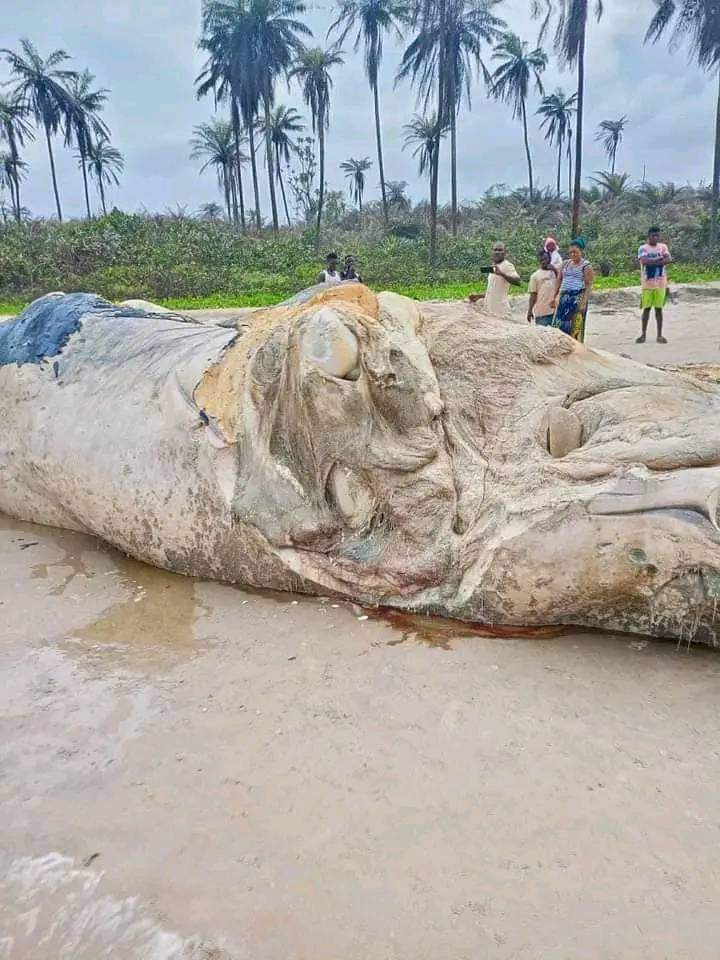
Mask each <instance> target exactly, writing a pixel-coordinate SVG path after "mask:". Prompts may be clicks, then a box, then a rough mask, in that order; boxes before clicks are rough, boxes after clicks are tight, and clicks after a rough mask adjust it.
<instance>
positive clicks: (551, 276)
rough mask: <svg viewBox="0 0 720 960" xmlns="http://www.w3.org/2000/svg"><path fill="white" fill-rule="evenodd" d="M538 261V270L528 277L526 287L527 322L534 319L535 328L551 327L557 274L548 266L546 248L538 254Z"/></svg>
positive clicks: (548, 256)
mask: <svg viewBox="0 0 720 960" xmlns="http://www.w3.org/2000/svg"><path fill="white" fill-rule="evenodd" d="M538 260H539V261H540V269H539V270H536V271H535V273H534V274H533V275H532V276H531V277H530V284H529V286H528V292H529V293H530V303H529V304H528V313H527V322H528V323H532V322H533V318H534V319H535V323H536V324H537V326H539V327H551V326H552V325H553V320H554V318H555V308H554V307H553V301H554V299H555V288H556V286H557V278H558V274H557V273H556V272H555V270H553V268H552V266H551V264H550V253H549V252H548V250H547V247H545V248H544V249H542V250H541V251H540V252H539V253H538Z"/></svg>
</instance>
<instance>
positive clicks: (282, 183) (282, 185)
mask: <svg viewBox="0 0 720 960" xmlns="http://www.w3.org/2000/svg"><path fill="white" fill-rule="evenodd" d="M275 166H276V168H277V179H278V183H279V184H280V194H281V195H282V202H283V207H284V209H285V219H286V220H287V225H288V226H289V227H291V226H292V221H291V220H290V211H289V210H288V203H287V195H286V194H285V181H284V180H283V175H282V166H281V164H280V148H279V147H277V146H276V148H275Z"/></svg>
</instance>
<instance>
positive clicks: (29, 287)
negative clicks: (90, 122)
mask: <svg viewBox="0 0 720 960" xmlns="http://www.w3.org/2000/svg"><path fill="white" fill-rule="evenodd" d="M677 197H678V194H677V193H675V194H673V199H672V202H671V203H670V204H669V205H666V206H665V207H663V208H662V209H657V206H656V205H655V206H651V207H648V203H647V202H645V203H644V206H643V202H644V201H642V198H641V197H640V196H639V194H636V193H633V194H631V195H629V196H628V197H627V198H625V199H622V200H620V199H605V200H602V199H601V200H594V201H593V202H588V203H586V205H585V210H584V233H585V234H586V236H587V237H588V238H589V240H590V244H589V247H588V255H589V257H590V259H591V260H592V261H593V262H594V263H595V264H598V265H599V264H602V266H603V273H608V274H609V277H610V280H612V281H613V282H614V281H616V280H617V281H618V282H620V281H621V278H623V277H625V278H627V277H628V275H631V274H633V275H634V274H635V273H636V269H637V267H636V264H635V255H636V253H637V247H638V243H639V241H640V240H642V238H643V233H644V229H645V225H646V224H649V223H650V222H651V221H654V220H660V222H661V224H664V225H665V227H666V233H667V239H668V242H669V243H670V246H671V248H672V250H673V254H674V256H675V261H676V265H677V266H676V267H675V268H674V271H673V276H674V277H679V275H680V271H681V268H682V266H683V265H690V264H693V265H696V267H697V265H700V267H701V268H706V272H707V271H710V272H712V270H713V269H715V268H716V267H717V258H713V257H711V256H710V254H709V251H708V245H707V233H708V225H709V218H708V213H707V204H706V202H705V201H704V200H703V199H702V198H700V197H699V196H698V195H696V194H693V193H692V192H690V193H686V194H683V195H682V196H681V199H680V200H678V199H677ZM657 202H658V201H657V200H655V201H653V203H655V204H656V203H657ZM568 212H569V211H568V209H567V204H566V203H565V202H563V201H556V200H554V199H553V198H548V197H547V196H543V197H540V198H538V199H536V201H534V202H533V204H530V203H529V202H528V201H527V199H526V198H523V197H522V196H520V195H518V194H509V195H504V196H492V197H488V198H485V199H484V200H483V201H481V202H479V203H477V204H473V205H471V206H466V207H463V208H462V209H461V211H460V214H461V216H460V230H459V233H458V235H457V236H452V234H451V231H450V213H449V210H448V209H447V208H443V209H442V210H441V211H440V212H439V230H438V247H437V257H436V261H435V263H434V264H433V265H432V266H431V265H429V262H428V228H427V227H428V225H427V214H428V208H427V204H425V203H422V204H418V205H417V206H415V207H414V208H412V209H410V210H407V211H403V212H402V213H401V214H398V215H397V216H398V219H397V221H396V222H394V223H392V224H391V225H390V227H389V228H387V227H386V226H385V223H384V220H383V218H382V214H381V211H380V209H379V206H378V205H377V204H370V205H368V206H367V207H366V208H364V210H363V214H362V218H360V216H359V214H358V212H357V211H355V210H353V211H350V212H348V213H346V214H343V213H342V210H341V208H340V206H339V205H338V208H337V210H335V211H334V219H335V222H334V223H333V224H331V225H328V224H326V226H325V230H324V233H323V244H322V250H321V252H320V254H319V255H318V254H317V253H316V252H315V248H314V238H313V233H312V231H311V230H305V229H304V228H297V229H293V230H286V231H283V232H282V233H281V234H280V235H279V236H277V237H275V236H273V235H272V234H270V233H269V232H265V233H263V234H261V235H259V236H253V235H245V234H243V233H242V232H241V231H240V230H239V229H237V228H236V227H233V226H232V225H230V224H228V223H225V222H223V221H211V220H202V219H194V218H191V217H187V216H182V215H177V216H158V215H141V214H126V213H122V212H120V211H113V212H112V213H111V214H110V215H108V216H106V217H102V218H100V219H98V220H94V221H91V222H86V221H71V222H67V223H62V224H61V223H57V222H55V221H31V222H29V223H22V224H15V223H7V224H1V225H0V300H2V301H4V302H6V303H8V302H18V301H23V302H27V301H29V300H32V299H34V298H35V297H38V296H41V295H42V294H44V293H47V292H48V291H50V290H66V291H68V292H71V291H76V290H87V291H91V292H95V293H99V294H101V295H103V296H105V297H108V298H109V299H111V300H122V299H127V298H130V297H142V298H146V299H150V300H173V301H175V302H176V303H180V302H182V301H191V300H193V299H202V300H205V301H207V302H213V303H219V302H234V303H248V304H251V303H269V302H275V301H277V300H280V299H283V298H284V297H286V296H288V295H290V294H292V293H294V292H296V291H297V290H299V289H302V288H303V287H306V286H308V285H310V284H312V283H314V282H315V278H316V276H317V274H318V272H319V271H320V269H321V268H322V265H323V257H324V254H325V252H326V251H327V250H330V249H335V250H337V251H338V253H340V254H342V253H346V252H347V253H353V254H354V255H355V257H356V260H357V264H358V267H359V269H360V271H361V272H362V273H363V274H364V275H365V277H366V278H367V279H368V281H369V282H370V283H371V284H372V285H373V286H375V287H378V288H382V287H385V288H390V289H401V290H405V291H408V292H409V291H417V292H418V295H419V292H420V291H424V292H425V294H426V295H432V292H433V290H434V289H435V288H442V289H443V290H448V291H458V292H459V291H460V290H465V289H466V288H467V286H468V285H469V284H472V285H476V286H477V285H478V284H480V283H481V280H482V278H481V275H480V272H479V268H480V267H481V266H482V265H483V264H487V263H488V262H489V260H490V250H491V247H492V244H493V242H494V241H495V240H498V239H499V240H504V241H505V242H506V243H508V246H509V251H510V258H511V259H512V261H513V262H514V263H515V265H516V266H517V267H518V269H519V270H520V272H521V273H522V274H523V276H525V277H527V276H528V275H529V274H530V272H531V271H532V270H534V269H535V265H536V254H537V249H538V246H539V244H540V243H541V241H542V240H543V238H544V237H545V236H546V235H547V234H548V233H552V234H554V235H555V236H556V237H557V238H558V240H559V241H560V242H561V244H565V243H567V240H568V239H569V228H568ZM694 269H695V268H694ZM625 282H626V281H625ZM438 295H439V294H438Z"/></svg>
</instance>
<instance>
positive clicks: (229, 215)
mask: <svg viewBox="0 0 720 960" xmlns="http://www.w3.org/2000/svg"><path fill="white" fill-rule="evenodd" d="M222 178H223V193H224V194H225V208H226V210H227V218H228V223H232V222H233V215H232V207H231V205H230V183H229V180H228V168H227V167H226V166H224V167H223V168H222Z"/></svg>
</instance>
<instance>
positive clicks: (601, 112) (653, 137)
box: [0, 0, 716, 215]
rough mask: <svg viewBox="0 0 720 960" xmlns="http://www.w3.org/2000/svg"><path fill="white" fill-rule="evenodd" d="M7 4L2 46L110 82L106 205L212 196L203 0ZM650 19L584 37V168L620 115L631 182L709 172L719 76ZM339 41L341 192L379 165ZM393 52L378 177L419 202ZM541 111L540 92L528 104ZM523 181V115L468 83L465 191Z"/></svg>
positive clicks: (558, 79)
mask: <svg viewBox="0 0 720 960" xmlns="http://www.w3.org/2000/svg"><path fill="white" fill-rule="evenodd" d="M6 6H7V9H5V10H4V11H3V36H4V37H5V38H7V39H6V41H5V42H7V43H8V44H9V45H10V46H12V45H13V44H14V42H15V41H16V39H18V38H20V37H24V36H27V37H30V38H31V39H32V40H33V41H34V42H35V43H36V44H37V46H38V47H39V49H40V50H41V52H43V53H47V52H48V51H49V50H51V49H54V48H56V47H62V48H64V49H66V50H67V51H68V52H69V53H71V54H72V55H73V65H75V66H77V67H78V68H84V67H88V68H89V69H90V70H91V71H92V72H93V73H95V74H96V76H97V80H98V83H99V84H100V85H102V86H105V87H108V88H109V89H110V90H111V91H112V94H111V97H110V102H109V105H108V110H107V120H108V123H109V124H110V126H111V129H112V132H113V140H114V142H115V143H116V145H117V146H118V147H119V148H120V150H121V151H122V152H123V154H124V155H125V158H126V172H125V174H124V175H123V177H122V182H121V187H120V188H119V189H117V190H116V189H114V188H113V189H112V190H111V191H110V201H111V202H112V203H117V204H118V205H119V206H122V207H124V208H127V209H131V210H132V209H138V208H140V207H142V206H144V207H146V208H149V209H159V210H162V209H164V208H165V207H167V206H171V205H174V204H176V203H181V204H187V205H189V206H190V207H191V208H195V207H197V206H199V205H200V204H201V203H203V202H205V201H207V200H210V199H217V196H218V194H217V185H216V182H215V177H214V176H213V174H212V173H210V172H208V173H207V174H206V175H204V176H203V177H200V176H199V175H198V173H197V166H198V164H196V163H195V162H194V161H190V159H189V152H190V148H189V145H188V141H189V139H190V136H191V134H192V128H193V126H194V125H195V124H197V123H199V122H201V121H203V120H205V119H207V118H208V117H210V116H211V115H212V112H213V105H212V102H211V101H210V100H206V101H203V102H198V101H197V100H196V99H195V95H194V79H195V77H196V76H197V74H198V72H199V70H200V69H201V65H202V55H201V54H200V52H199V51H198V50H197V47H196V42H197V38H198V34H199V28H200V0H173V2H172V3H148V2H147V0H123V2H122V3H120V2H118V0H72V2H70V0H32V3H25V4H8V5H6ZM503 9H504V11H505V12H504V14H503V15H504V16H505V17H506V19H507V20H508V22H509V24H510V26H511V27H512V29H514V30H515V31H516V32H518V33H519V34H520V35H521V36H523V37H524V38H525V39H528V40H531V41H534V40H535V38H536V35H537V23H536V22H534V21H532V20H531V19H530V18H529V16H528V9H529V0H506V2H505V4H504V8H503ZM332 19H333V7H332V5H331V4H330V3H328V2H326V3H325V4H324V5H322V4H321V5H317V4H313V5H312V7H311V9H309V10H308V14H307V22H308V23H309V24H310V26H311V27H312V29H313V31H314V32H315V34H316V42H318V43H321V44H322V43H324V42H325V33H326V30H327V27H328V26H329V24H330V23H331V22H332ZM645 26H646V24H645V20H644V19H643V16H640V17H639V16H638V7H637V5H636V4H626V3H622V4H621V3H619V2H615V3H608V4H606V16H605V17H604V18H603V20H602V21H601V23H600V24H599V25H596V24H593V25H592V28H591V30H590V32H589V42H588V74H587V91H586V97H587V118H586V136H585V144H586V168H585V169H586V171H587V172H588V173H589V174H591V173H592V172H593V171H595V170H601V169H604V168H605V167H606V165H607V161H606V159H605V157H604V154H603V151H602V148H601V146H600V145H599V144H597V143H596V142H595V141H594V131H595V128H596V126H597V124H598V123H599V121H600V120H602V119H607V118H614V117H619V116H621V115H622V114H628V115H629V117H630V124H629V126H628V128H627V134H626V139H625V142H624V144H623V146H622V147H621V150H620V154H619V157H618V163H619V167H620V169H622V170H626V171H627V172H628V173H629V174H630V175H631V177H633V178H634V179H640V178H641V177H642V175H643V171H645V172H646V175H647V177H648V178H649V179H652V180H675V181H678V182H681V183H684V182H687V181H693V182H697V181H699V180H701V179H704V180H705V181H707V180H709V178H710V174H711V170H712V142H713V133H714V129H713V126H714V117H715V96H716V83H715V81H714V80H713V78H712V77H710V76H708V75H707V74H704V73H702V72H701V71H699V70H698V69H697V68H696V67H694V66H692V65H689V64H688V61H687V54H686V52H684V51H679V52H677V53H674V54H669V53H668V51H667V48H666V47H665V46H664V45H660V44H659V45H657V46H654V47H646V46H644V45H643V42H642V41H643V33H644V29H645ZM346 47H347V62H346V66H345V67H344V68H341V69H340V70H338V71H337V72H336V74H335V86H334V91H333V110H332V126H331V129H330V133H329V136H328V180H329V182H330V185H331V187H333V188H336V189H340V188H342V189H345V182H344V180H343V177H342V173H341V171H340V170H339V164H340V162H341V161H342V160H345V159H347V158H348V157H349V156H355V157H362V156H369V157H370V158H371V159H372V160H373V162H374V163H375V138H374V123H373V114H372V99H371V96H370V91H369V89H368V87H367V82H366V80H365V77H364V73H363V66H362V52H360V53H359V54H357V55H355V54H353V52H352V49H351V47H350V45H349V44H347V45H346ZM401 53H402V47H401V45H397V44H394V43H392V42H389V43H387V44H386V52H385V60H384V63H383V68H382V74H381V78H382V79H381V89H380V96H381V101H382V108H383V139H384V146H385V155H386V176H387V178H388V179H390V180H407V181H408V182H409V183H410V189H411V192H412V194H413V195H414V196H415V197H417V198H420V197H424V196H426V194H427V184H426V183H425V182H424V180H420V179H419V178H418V175H417V164H416V161H415V160H413V159H412V156H411V154H410V152H408V151H403V150H402V142H403V129H402V128H403V124H405V123H407V122H408V121H409V119H410V118H411V116H412V114H413V113H414V112H415V110H416V109H417V107H416V102H415V95H414V93H413V91H412V90H411V89H410V87H409V86H408V85H407V84H403V85H401V86H399V87H395V86H394V83H393V78H394V75H395V72H396V70H397V66H398V64H399V61H400V57H401ZM0 79H2V70H1V69H0ZM574 83H575V80H574V76H573V75H572V73H567V72H565V73H563V72H561V71H559V69H558V67H557V64H556V63H555V61H554V59H553V61H552V64H551V67H550V69H549V70H548V72H547V74H546V87H547V88H548V89H554V88H555V87H556V86H558V85H561V86H563V87H564V88H565V89H566V90H568V91H570V90H572V89H574ZM278 99H279V100H280V101H281V102H285V103H288V104H292V105H294V106H296V107H297V108H298V109H300V111H301V112H302V113H303V114H304V115H306V116H307V111H306V108H305V106H304V104H303V103H302V100H301V98H300V96H299V93H298V91H297V89H293V90H292V91H291V92H288V91H287V88H286V87H285V85H281V87H280V88H279V90H278ZM536 106H537V98H536V97H534V99H533V102H532V103H531V104H530V110H531V113H534V109H535V108H536ZM531 137H532V148H533V154H534V159H535V165H536V171H537V177H538V179H539V181H540V182H541V183H543V184H549V183H552V182H553V181H554V177H555V155H554V152H553V151H551V150H550V148H549V147H548V146H547V145H546V144H545V143H544V141H543V139H542V135H541V134H540V133H539V132H538V130H537V128H536V124H535V122H534V117H532V116H531ZM447 154H448V150H447V148H445V157H444V162H443V176H442V185H441V193H442V197H443V199H447V197H448V196H449V176H448V171H447V159H448V158H447ZM56 155H57V160H58V173H59V178H60V185H61V191H62V197H63V201H64V205H65V209H66V212H67V213H68V214H69V215H81V214H82V212H83V201H82V184H81V180H80V174H79V172H78V170H77V166H76V161H75V159H74V158H73V157H72V156H71V155H70V154H69V153H68V151H66V150H63V149H62V146H61V143H60V142H59V141H57V142H56ZM26 159H27V160H28V162H29V163H30V165H31V169H30V177H29V180H28V182H27V183H26V184H25V186H24V190H23V202H24V203H25V204H26V205H27V206H29V207H30V208H31V209H32V210H33V211H34V212H35V213H38V214H48V213H50V212H51V211H52V209H53V206H52V194H51V189H50V177H49V173H48V164H47V154H46V146H45V143H44V139H43V138H42V137H40V136H38V139H37V140H36V142H35V143H34V144H32V145H31V146H30V147H29V149H28V150H27V154H26ZM526 177H527V171H526V163H525V155H524V149H523V143H522V130H521V126H520V124H519V123H518V122H517V121H515V120H513V118H512V116H511V111H510V109H509V108H508V107H507V106H506V105H503V104H498V103H495V102H492V101H489V100H488V99H487V96H486V94H485V91H484V89H483V88H482V87H481V86H480V85H476V87H475V89H474V90H473V108H472V111H468V110H466V109H464V110H463V112H462V113H461V115H460V119H459V124H458V179H459V193H460V196H461V197H462V198H464V199H468V200H471V199H475V198H477V197H479V196H480V195H481V194H482V192H483V191H484V190H486V189H487V188H488V187H489V186H491V185H492V184H493V183H497V182H505V183H511V184H522V183H524V182H525V181H526ZM368 184H369V188H370V191H371V192H372V190H375V189H376V187H377V169H376V166H374V167H373V169H372V170H371V172H370V174H369V176H368ZM264 196H265V194H264V191H263V198H264Z"/></svg>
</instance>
